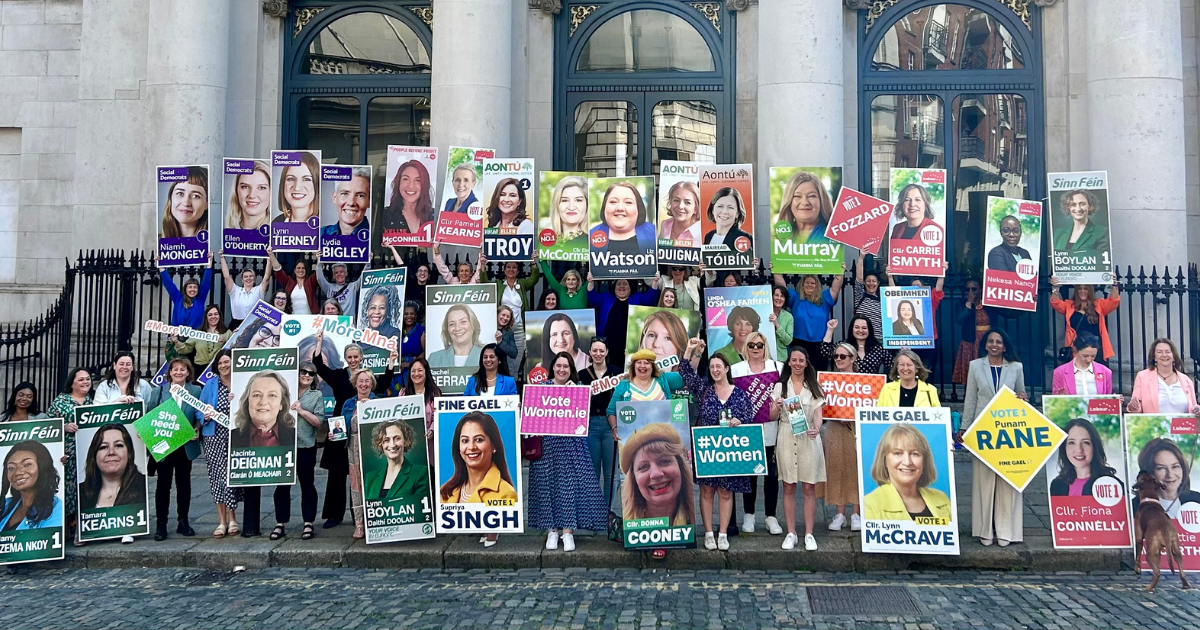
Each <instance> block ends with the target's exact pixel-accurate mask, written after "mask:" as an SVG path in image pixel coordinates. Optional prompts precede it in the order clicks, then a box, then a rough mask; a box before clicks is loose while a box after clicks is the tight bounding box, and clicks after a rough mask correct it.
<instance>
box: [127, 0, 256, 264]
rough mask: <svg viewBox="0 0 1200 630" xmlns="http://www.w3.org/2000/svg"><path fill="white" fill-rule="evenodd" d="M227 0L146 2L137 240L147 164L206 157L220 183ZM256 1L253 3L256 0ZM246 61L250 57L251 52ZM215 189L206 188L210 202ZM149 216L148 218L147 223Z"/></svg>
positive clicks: (148, 178) (148, 230)
mask: <svg viewBox="0 0 1200 630" xmlns="http://www.w3.org/2000/svg"><path fill="white" fill-rule="evenodd" d="M230 2H231V0H153V2H150V3H149V5H150V11H149V15H150V19H149V21H148V24H149V31H148V33H149V36H148V38H147V63H146V114H147V128H146V135H145V137H146V161H145V169H144V175H143V177H144V180H143V181H145V182H146V186H145V188H143V190H146V191H147V194H146V196H145V197H143V198H144V199H146V200H147V203H145V204H143V207H144V210H143V223H142V225H143V226H145V229H144V230H143V237H142V240H143V243H145V244H150V243H153V239H154V238H155V237H156V235H157V232H156V231H155V229H154V228H155V221H154V219H152V218H149V217H150V216H151V212H152V209H153V207H154V205H155V203H154V201H153V200H154V193H153V186H151V184H152V175H153V168H154V167H155V166H156V165H162V164H208V165H210V167H211V170H210V173H209V189H210V191H215V190H219V186H220V177H219V176H217V175H216V174H217V173H219V172H220V171H219V169H220V163H221V158H222V156H223V154H224V152H225V105H226V100H225V97H226V89H227V87H228V77H229V30H230V19H231V15H230ZM255 6H256V7H257V6H259V5H258V3H255ZM246 63H249V64H253V63H255V61H254V60H253V59H247V61H246ZM215 196H216V195H215V194H214V193H212V192H210V204H212V202H213V201H215V199H214V197H215ZM147 221H148V223H147Z"/></svg>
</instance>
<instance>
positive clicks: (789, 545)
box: [783, 534, 796, 551]
mask: <svg viewBox="0 0 1200 630" xmlns="http://www.w3.org/2000/svg"><path fill="white" fill-rule="evenodd" d="M783 548H784V550H785V551H791V550H793V549H795V548H796V535H795V534H788V535H787V536H784V537H783Z"/></svg>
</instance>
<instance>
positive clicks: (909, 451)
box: [863, 423, 954, 521]
mask: <svg viewBox="0 0 1200 630" xmlns="http://www.w3.org/2000/svg"><path fill="white" fill-rule="evenodd" d="M871 479H873V480H875V483H876V484H878V486H879V487H877V488H875V489H874V490H872V491H871V493H870V494H868V495H867V496H865V497H863V515H864V516H865V517H866V518H867V519H869V520H885V521H904V520H907V521H915V520H916V519H918V518H943V519H947V520H953V518H954V511H953V509H952V508H951V503H950V497H948V496H946V493H945V492H942V491H941V490H938V489H936V488H931V487H929V486H930V485H931V484H932V483H933V482H934V481H936V480H937V465H936V464H935V463H934V459H933V449H931V448H930V447H929V440H928V439H926V438H925V434H924V433H922V432H921V431H920V430H919V429H917V428H916V427H914V426H913V425H911V424H905V423H897V424H893V425H892V426H890V427H888V428H887V430H886V431H884V432H883V436H882V437H880V438H879V446H878V447H877V448H876V449H875V460H874V463H872V464H871Z"/></svg>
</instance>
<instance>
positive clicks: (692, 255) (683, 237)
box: [658, 160, 704, 267]
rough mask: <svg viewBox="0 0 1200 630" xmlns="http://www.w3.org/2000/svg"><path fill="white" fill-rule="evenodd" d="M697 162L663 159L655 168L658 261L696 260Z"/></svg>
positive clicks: (680, 262) (698, 238)
mask: <svg viewBox="0 0 1200 630" xmlns="http://www.w3.org/2000/svg"><path fill="white" fill-rule="evenodd" d="M700 166H701V163H699V162H679V161H675V160H663V161H662V162H661V163H660V164H659V170H658V220H659V221H660V223H659V226H658V264H660V265H682V266H685V267H695V266H698V265H699V264H700V246H701V244H702V243H703V233H702V232H701V231H700V230H701V227H702V226H701V225H700V215H701V214H703V212H704V208H703V207H702V205H701V203H700Z"/></svg>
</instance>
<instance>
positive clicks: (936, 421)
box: [855, 407, 959, 556]
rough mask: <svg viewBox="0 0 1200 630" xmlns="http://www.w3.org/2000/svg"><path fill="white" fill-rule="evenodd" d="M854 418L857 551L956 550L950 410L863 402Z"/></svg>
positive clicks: (940, 552) (936, 552)
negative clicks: (858, 515)
mask: <svg viewBox="0 0 1200 630" xmlns="http://www.w3.org/2000/svg"><path fill="white" fill-rule="evenodd" d="M855 419H856V421H857V423H858V432H857V433H856V434H855V435H856V438H857V440H856V442H857V445H858V461H859V462H861V464H860V466H861V468H860V470H859V479H862V483H861V484H859V497H860V499H859V504H860V505H861V506H862V515H863V524H862V550H863V551H864V552H865V553H914V554H928V555H944V556H957V555H958V553H959V540H958V522H957V519H958V496H957V494H956V493H955V488H954V457H953V456H952V455H951V447H950V445H951V444H952V442H951V438H950V410H949V409H947V408H945V407H926V408H914V407H864V408H861V409H859V410H858V412H857V417H856V418H855Z"/></svg>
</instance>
